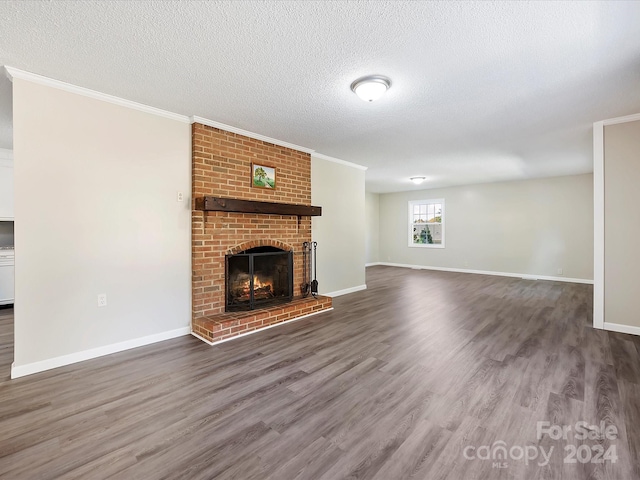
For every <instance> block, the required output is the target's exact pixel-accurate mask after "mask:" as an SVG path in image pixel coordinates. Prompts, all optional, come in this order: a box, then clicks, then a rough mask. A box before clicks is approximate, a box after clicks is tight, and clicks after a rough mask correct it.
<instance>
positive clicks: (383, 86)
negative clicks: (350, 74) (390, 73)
mask: <svg viewBox="0 0 640 480" xmlns="http://www.w3.org/2000/svg"><path fill="white" fill-rule="evenodd" d="M389 87H391V80H389V79H388V78H387V77H383V76H382V75H369V76H367V77H362V78H359V79H357V80H356V81H354V82H353V83H352V84H351V90H353V92H354V93H355V94H356V95H358V96H359V97H360V98H361V99H362V100H364V101H365V102H373V101H374V100H378V99H379V98H380V97H381V96H382V95H384V92H386V91H387V90H388V89H389Z"/></svg>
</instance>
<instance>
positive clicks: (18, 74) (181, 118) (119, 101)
mask: <svg viewBox="0 0 640 480" xmlns="http://www.w3.org/2000/svg"><path fill="white" fill-rule="evenodd" d="M4 69H5V72H6V75H7V77H8V78H9V80H11V81H13V79H14V78H19V79H21V80H27V81H29V82H33V83H38V84H40V85H45V86H47V87H52V88H57V89H58V90H64V91H65V92H70V93H75V94H77V95H82V96H84V97H89V98H93V99H95V100H101V101H103V102H107V103H112V104H114V105H119V106H121V107H127V108H131V109H133V110H138V111H141V112H145V113H150V114H152V115H157V116H159V117H164V118H168V119H171V120H176V121H178V122H182V123H191V122H190V120H189V117H188V116H186V115H180V114H178V113H173V112H169V111H167V110H162V109H160V108H156V107H151V106H149V105H144V104H142V103H138V102H133V101H131V100H126V99H124V98H120V97H116V96H114V95H109V94H107V93H102V92H98V91H96V90H91V89H89V88H84V87H79V86H77V85H73V84H71V83H66V82H61V81H60V80H55V79H53V78H49V77H45V76H42V75H38V74H36V73H31V72H25V71H24V70H20V69H18V68H14V67H9V66H7V65H5V66H4Z"/></svg>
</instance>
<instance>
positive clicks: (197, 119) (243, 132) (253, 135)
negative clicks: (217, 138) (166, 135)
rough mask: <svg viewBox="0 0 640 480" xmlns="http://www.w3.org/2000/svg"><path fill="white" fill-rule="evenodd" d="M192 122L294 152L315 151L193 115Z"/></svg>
mask: <svg viewBox="0 0 640 480" xmlns="http://www.w3.org/2000/svg"><path fill="white" fill-rule="evenodd" d="M190 121H191V123H201V124H202V125H206V126H208V127H213V128H219V129H220V130H225V131H227V132H231V133H237V134H238V135H244V136H245V137H249V138H254V139H256V140H262V141H263V142H267V143H273V144H274V145H279V146H281V147H286V148H291V149H292V150H298V151H300V152H305V153H313V152H314V151H315V150H313V149H311V148H306V147H301V146H300V145H295V144H293V143H288V142H283V141H282V140H278V139H277V138H271V137H267V136H265V135H260V134H259V133H254V132H250V131H248V130H243V129H241V128H238V127H233V126H231V125H227V124H225V123H220V122H216V121H214V120H209V119H208V118H202V117H198V116H197V115H193V116H192V117H191V119H190Z"/></svg>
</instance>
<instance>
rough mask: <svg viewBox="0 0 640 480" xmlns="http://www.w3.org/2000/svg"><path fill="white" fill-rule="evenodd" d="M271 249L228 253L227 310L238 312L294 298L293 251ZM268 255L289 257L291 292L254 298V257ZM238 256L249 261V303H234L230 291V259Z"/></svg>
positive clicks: (288, 275)
mask: <svg viewBox="0 0 640 480" xmlns="http://www.w3.org/2000/svg"><path fill="white" fill-rule="evenodd" d="M274 250H277V251H270V252H250V251H247V252H241V253H237V254H232V255H226V257H225V275H224V279H225V311H227V312H237V311H243V310H255V309H256V308H260V307H262V306H267V305H277V304H280V303H286V302H290V301H291V300H293V252H291V251H286V250H279V249H275V248H274ZM268 256H280V257H283V256H286V257H287V272H288V273H287V283H288V285H287V290H288V292H289V294H288V295H287V296H279V297H276V298H269V299H258V300H256V299H255V298H254V293H255V292H254V280H255V277H254V259H255V258H256V257H268ZM237 257H247V259H248V262H249V272H248V274H249V282H250V284H249V303H241V304H233V303H232V302H231V301H230V299H231V293H230V291H229V288H230V285H229V280H230V272H229V260H230V259H231V258H237Z"/></svg>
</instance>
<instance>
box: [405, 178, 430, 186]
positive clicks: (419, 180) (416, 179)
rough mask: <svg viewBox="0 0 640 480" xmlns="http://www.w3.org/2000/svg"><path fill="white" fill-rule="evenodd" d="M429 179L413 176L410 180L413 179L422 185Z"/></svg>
mask: <svg viewBox="0 0 640 480" xmlns="http://www.w3.org/2000/svg"><path fill="white" fill-rule="evenodd" d="M426 179H427V177H411V178H410V179H409V180H411V181H412V182H413V183H415V184H416V185H420V184H421V183H422V182H424V181H425V180H426Z"/></svg>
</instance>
